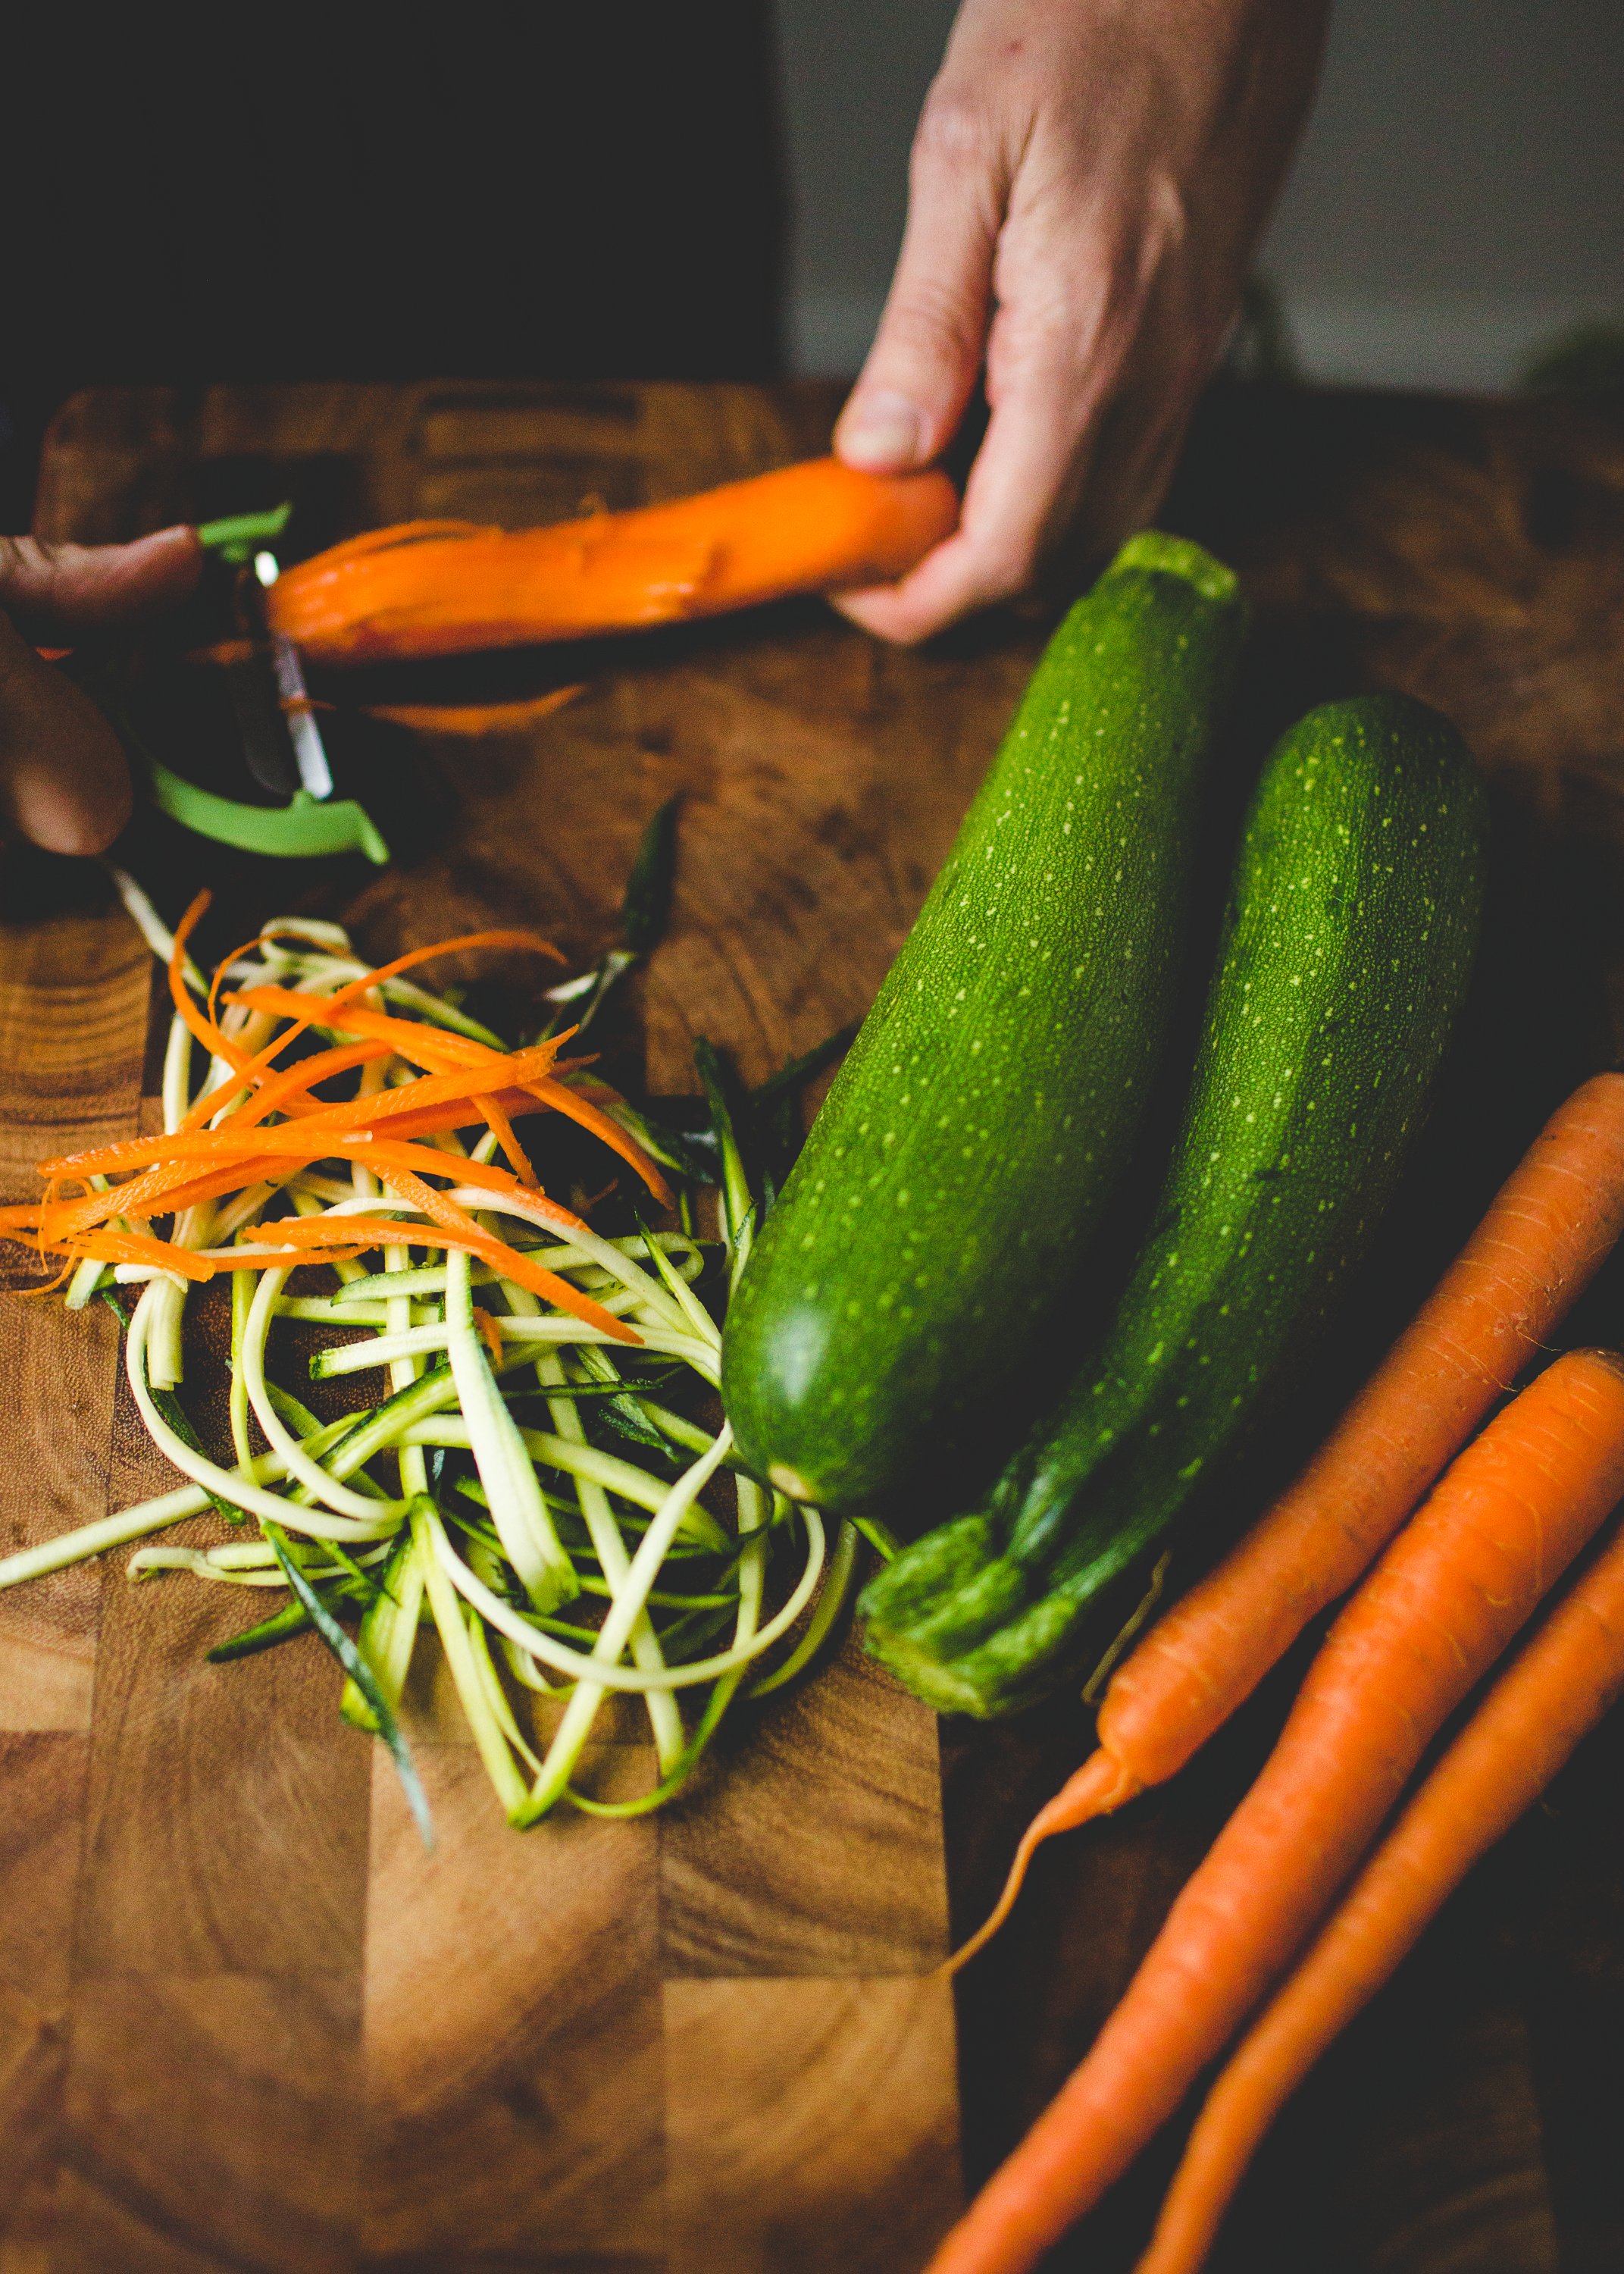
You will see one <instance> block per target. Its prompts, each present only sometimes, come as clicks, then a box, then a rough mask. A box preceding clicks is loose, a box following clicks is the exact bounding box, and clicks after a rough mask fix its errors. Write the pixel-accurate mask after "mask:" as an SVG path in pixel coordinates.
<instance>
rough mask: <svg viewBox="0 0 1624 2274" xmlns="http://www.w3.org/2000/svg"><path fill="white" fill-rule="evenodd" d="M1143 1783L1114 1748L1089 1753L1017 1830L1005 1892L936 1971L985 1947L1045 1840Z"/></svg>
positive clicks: (951, 1970) (1105, 1811)
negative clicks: (1127, 1767)
mask: <svg viewBox="0 0 1624 2274" xmlns="http://www.w3.org/2000/svg"><path fill="white" fill-rule="evenodd" d="M1140 1790H1142V1787H1141V1786H1140V1785H1139V1784H1138V1783H1137V1782H1136V1781H1135V1780H1134V1779H1133V1777H1132V1776H1131V1775H1130V1774H1129V1773H1128V1771H1127V1770H1126V1769H1125V1768H1124V1766H1123V1765H1122V1763H1121V1762H1120V1761H1119V1760H1117V1759H1116V1757H1115V1755H1114V1754H1111V1753H1108V1752H1107V1751H1105V1749H1104V1747H1103V1746H1101V1749H1100V1751H1098V1752H1095V1753H1091V1754H1090V1755H1089V1757H1088V1758H1087V1759H1086V1761H1085V1762H1084V1763H1083V1766H1082V1767H1081V1768H1080V1769H1079V1770H1077V1772H1076V1773H1075V1774H1073V1775H1072V1776H1071V1777H1069V1778H1068V1779H1067V1780H1066V1781H1065V1783H1064V1784H1063V1785H1062V1786H1061V1788H1060V1789H1059V1791H1058V1792H1057V1793H1056V1795H1055V1796H1054V1798H1053V1799H1052V1800H1051V1801H1048V1802H1046V1803H1045V1804H1044V1805H1043V1807H1041V1809H1040V1810H1039V1811H1038V1812H1037V1814H1036V1815H1035V1816H1034V1818H1033V1819H1032V1821H1031V1823H1030V1824H1029V1825H1028V1826H1026V1830H1025V1832H1023V1833H1022V1834H1021V1836H1020V1845H1019V1847H1018V1848H1017V1849H1016V1850H1015V1860H1014V1862H1013V1863H1012V1864H1011V1865H1010V1876H1009V1878H1008V1879H1006V1880H1005V1881H1004V1893H1003V1894H1001V1895H1000V1896H999V1898H998V1900H997V1901H996V1903H995V1904H994V1906H993V1909H992V1911H991V1914H990V1916H989V1917H988V1918H986V1919H985V1920H984V1921H983V1922H982V1924H981V1925H980V1926H979V1927H977V1929H976V1931H975V1932H974V1934H973V1935H972V1936H971V1937H970V1939H969V1940H968V1941H967V1942H966V1943H962V1944H961V1945H960V1946H959V1948H958V1949H957V1950H956V1951H955V1952H954V1953H953V1954H952V1956H951V1958H949V1959H946V1960H944V1962H943V1964H942V1965H941V1966H940V1967H939V1968H938V1969H937V1972H938V1973H939V1974H941V1975H943V1976H944V1977H946V1976H951V1975H954V1974H957V1973H958V1971H959V1968H960V1967H961V1966H967V1965H968V1964H969V1962H970V1961H971V1959H973V1958H974V1956H975V1954H976V1953H977V1952H978V1951H980V1950H984V1949H985V1948H986V1946H987V1945H988V1944H989V1942H990V1941H991V1940H992V1939H993V1937H994V1935H995V1934H996V1933H997V1931H998V1929H999V1928H1000V1927H1001V1926H1002V1925H1003V1924H1004V1920H1005V1919H1006V1918H1008V1916H1009V1915H1010V1913H1011V1911H1012V1910H1013V1909H1014V1908H1015V1905H1016V1901H1017V1900H1018V1899H1019V1894H1020V1891H1021V1889H1022V1887H1023V1886H1025V1885H1026V1867H1027V1866H1028V1864H1030V1863H1031V1861H1032V1858H1033V1856H1034V1855H1035V1854H1036V1853H1037V1850H1038V1849H1039V1848H1040V1847H1041V1845H1042V1843H1043V1841H1045V1840H1049V1839H1051V1838H1052V1837H1053V1836H1054V1834H1056V1832H1074V1831H1075V1830H1076V1829H1077V1827H1078V1826H1079V1825H1082V1824H1087V1823H1089V1822H1090V1821H1091V1820H1092V1819H1093V1818H1094V1817H1096V1816H1109V1814H1110V1813H1111V1811H1112V1810H1113V1809H1117V1808H1120V1807H1121V1806H1122V1805H1123V1803H1124V1801H1129V1800H1132V1798H1133V1796H1134V1795H1135V1794H1136V1793H1138V1792H1139V1791H1140Z"/></svg>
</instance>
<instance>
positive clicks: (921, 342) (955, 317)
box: [835, 95, 1008, 473]
mask: <svg viewBox="0 0 1624 2274" xmlns="http://www.w3.org/2000/svg"><path fill="white" fill-rule="evenodd" d="M1007 194H1008V181H1007V177H1006V174H1005V171H1004V166H1003V163H1002V161H1001V160H1000V158H999V156H998V154H997V149H996V143H995V141H994V140H993V139H992V138H991V136H990V134H989V132H987V131H986V130H984V129H982V128H981V127H980V126H979V125H978V124H976V123H975V121H974V119H973V118H972V117H970V116H969V115H968V114H966V112H964V111H963V110H962V109H958V108H956V107H954V106H953V105H952V104H951V102H947V101H944V99H943V98H941V97H939V96H936V95H933V96H932V97H931V99H930V101H929V103H927V105H926V108H925V114H924V117H922V118H921V121H920V129H919V134H918V137H917V139H916V140H915V142H914V157H913V166H912V177H911V181H910V185H909V192H908V220H907V227H906V230H905V231H904V233H903V239H902V251H901V252H900V253H899V254H898V260H897V273H896V275H895V276H894V277H893V278H892V280H891V291H890V293H889V295H888V296H887V298H886V302H885V312H884V314H883V316H882V317H881V319H880V328H879V330H878V332H877V333H876V335H875V341H874V345H873V346H872V347H871V348H870V349H869V350H868V359H867V361H866V362H865V363H864V365H863V368H862V372H861V376H860V377H859V379H858V380H857V384H856V386H855V387H854V388H853V389H852V392H851V395H849V397H848V398H847V401H846V408H845V410H842V412H841V413H840V418H839V422H838V425H837V426H836V428H835V449H836V451H837V452H838V455H839V456H841V457H842V458H844V459H845V461H846V464H847V465H848V466H856V467H858V468H860V469H861V471H864V472H865V473H899V472H902V471H905V470H906V468H908V467H910V466H922V465H927V464H929V462H930V461H931V459H933V458H935V457H936V456H938V455H939V454H940V452H941V451H942V450H943V449H944V448H945V446H946V445H947V443H948V442H949V441H950V440H951V439H952V434H953V430H954V429H955V427H956V426H957V425H958V424H959V418H960V417H961V416H962V415H963V412H964V408H965V405H966V403H967V402H968V401H969V399H970V395H971V391H972V389H973V388H974V385H975V381H976V377H977V374H978V373H979V372H980V370H981V356H982V350H983V349H984V347H985V345H986V339H987V323H988V309H989V303H990V299H991V292H992V263H993V252H994V248H995V246H996V243H997V237H998V230H999V227H1000V225H1001V223H1002V221H1003V217H1004V201H1005V199H1006V196H1007Z"/></svg>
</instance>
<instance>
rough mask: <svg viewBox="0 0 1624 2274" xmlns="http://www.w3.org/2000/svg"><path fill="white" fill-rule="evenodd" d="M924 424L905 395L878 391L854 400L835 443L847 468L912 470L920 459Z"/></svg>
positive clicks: (889, 390)
mask: <svg viewBox="0 0 1624 2274" xmlns="http://www.w3.org/2000/svg"><path fill="white" fill-rule="evenodd" d="M923 423H924V422H923V421H922V420H921V418H920V415H919V410H918V408H917V406H916V405H915V404H914V403H910V402H909V401H908V398H907V396H906V395H898V394H896V393H895V392H894V391H893V390H892V389H891V388H887V387H876V388H869V389H868V391H867V392H866V393H864V394H861V395H853V397H852V400H851V401H850V402H849V403H847V404H846V409H845V410H843V411H842V412H841V414H840V423H839V425H838V428H837V429H836V432H835V440H836V444H837V446H838V449H839V452H840V456H842V457H843V458H844V459H845V460H846V463H847V465H850V466H867V467H872V468H874V469H876V471H877V470H882V469H883V468H886V467H891V466H911V465H913V464H914V463H915V461H916V460H917V458H918V456H919V446H920V437H921V428H922V426H923Z"/></svg>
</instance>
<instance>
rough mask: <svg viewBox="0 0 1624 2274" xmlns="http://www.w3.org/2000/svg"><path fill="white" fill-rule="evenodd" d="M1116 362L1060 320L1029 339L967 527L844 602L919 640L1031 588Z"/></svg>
mask: <svg viewBox="0 0 1624 2274" xmlns="http://www.w3.org/2000/svg"><path fill="white" fill-rule="evenodd" d="M1003 320H1004V318H1003V315H1002V314H1001V315H1000V318H999V321H1000V322H1003ZM1079 329H1080V327H1079ZM1096 337H1097V335H1096ZM1114 369H1115V359H1114V358H1110V357H1105V358H1101V354H1100V353H1099V352H1098V350H1097V348H1096V350H1095V351H1094V352H1093V353H1086V352H1085V353H1081V354H1079V349H1078V344H1077V341H1076V335H1069V336H1068V335H1063V334H1062V333H1061V331H1060V328H1058V327H1056V328H1054V330H1053V332H1052V333H1051V334H1050V335H1049V336H1048V337H1047V338H1044V339H1043V340H1041V342H1036V343H1034V344H1033V345H1032V346H1030V347H1028V348H1027V349H1026V352H1025V353H1024V354H1022V355H1021V356H1020V357H1019V360H1018V362H1017V365H1016V369H1015V370H1014V372H1013V373H1011V377H1010V380H1009V381H1008V383H1007V384H1006V385H1004V386H1002V387H1000V388H998V392H997V400H996V403H994V406H993V412H992V417H991V419H990V420H989V424H988V428H987V433H986V435H985V437H984V438H983V440H982V443H981V448H980V450H979V451H978V452H977V454H976V457H975V463H974V465H973V466H972V468H971V470H970V478H969V481H968V483H967V484H966V489H965V497H964V508H963V510H962V512H961V514H960V516H959V527H958V528H957V529H956V530H955V531H954V532H953V534H952V535H951V537H948V538H944V540H943V541H942V543H941V544H940V545H938V546H936V548H935V549H934V551H932V552H930V553H927V554H926V556H925V558H924V560H923V561H921V563H920V565H919V567H918V568H917V569H914V570H912V571H911V572H910V574H909V575H908V576H905V577H904V578H903V579H902V581H901V582H900V583H899V584H891V585H884V586H880V587H875V588H871V589H869V590H868V591H861V592H846V593H842V594H841V595H840V596H839V598H838V600H837V601H836V603H835V605H836V606H838V607H839V608H840V609H841V610H842V611H843V613H844V614H846V615H848V616H849V617H850V618H851V619H852V621H853V622H854V623H859V624H861V625H862V626H863V627H864V629H866V630H868V631H871V632H875V633H877V634H878V636H880V637H881V638H882V639H890V640H899V641H904V642H913V641H915V640H921V639H928V638H929V636H931V634H932V633H934V632H938V631H941V630H943V629H944V628H945V627H946V626H947V625H949V624H951V623H954V622H957V621H958V620H959V617H961V616H966V615H968V614H971V612H972V611H973V610H974V609H976V608H981V607H985V606H988V605H989V604H990V603H991V602H993V601H996V600H1004V599H1011V597H1012V596H1013V595H1014V594H1015V593H1017V592H1020V591H1025V589H1026V587H1027V585H1029V584H1031V582H1032V581H1033V578H1034V576H1035V575H1036V573H1037V570H1038V568H1039V565H1040V563H1041V560H1042V557H1043V553H1044V551H1045V550H1046V548H1047V546H1048V545H1049V542H1050V541H1051V539H1052V538H1054V536H1055V535H1056V532H1057V531H1058V530H1059V529H1060V527H1061V526H1062V525H1063V524H1064V521H1065V519H1066V516H1067V515H1068V514H1069V513H1070V512H1071V508H1073V507H1074V506H1075V504H1076V502H1077V500H1078V498H1079V495H1080V494H1081V491H1082V486H1083V482H1084V479H1085V478H1086V473H1087V470H1088V463H1089V459H1090V457H1091V456H1092V452H1093V447H1094V436H1095V433H1096V430H1097V427H1098V423H1099V416H1100V411H1101V406H1102V403H1103V402H1104V399H1105V397H1106V395H1107V392H1108V390H1109V384H1110V381H1111V379H1112V376H1113V375H1114Z"/></svg>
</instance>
